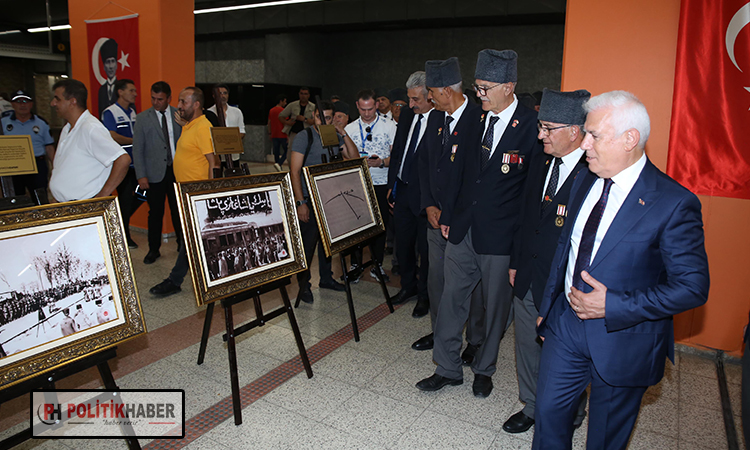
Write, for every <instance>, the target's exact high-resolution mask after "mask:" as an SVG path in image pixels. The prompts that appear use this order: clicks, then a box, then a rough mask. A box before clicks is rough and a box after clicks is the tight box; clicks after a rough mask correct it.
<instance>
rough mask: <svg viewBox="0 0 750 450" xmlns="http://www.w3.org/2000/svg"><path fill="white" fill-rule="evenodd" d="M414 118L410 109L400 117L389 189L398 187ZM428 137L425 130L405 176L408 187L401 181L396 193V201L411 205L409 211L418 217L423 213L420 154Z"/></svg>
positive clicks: (392, 153)
mask: <svg viewBox="0 0 750 450" xmlns="http://www.w3.org/2000/svg"><path fill="white" fill-rule="evenodd" d="M414 116H415V114H414V112H413V111H412V110H411V109H410V108H408V109H407V108H404V109H403V110H402V111H401V116H400V117H399V122H398V126H397V128H396V137H395V139H394V140H393V149H392V150H391V162H390V165H389V166H388V188H389V189H393V188H394V186H396V179H397V177H398V171H399V169H400V168H401V161H402V160H403V158H404V153H406V150H407V148H408V147H409V142H407V139H408V137H409V129H410V128H411V123H412V121H413V119H414ZM428 120H429V119H424V120H423V121H422V126H424V127H426V126H427V121H428ZM426 135H427V133H426V130H425V134H424V135H422V139H421V140H420V141H419V145H417V148H416V149H415V150H414V154H413V155H412V156H411V158H413V159H412V160H411V163H410V164H409V173H408V174H407V175H406V176H405V178H407V179H408V180H409V184H408V186H407V185H405V184H404V183H403V182H401V181H399V183H398V187H396V192H395V197H396V201H397V202H407V203H408V205H409V210H411V213H412V214H414V215H415V216H418V215H419V214H420V213H421V212H422V206H421V195H422V194H421V189H420V175H419V158H420V153H421V152H422V151H424V150H423V149H424V148H425V146H424V145H423V144H424V141H425V136H426ZM404 170H406V167H405V166H404ZM404 175H405V174H402V176H404Z"/></svg>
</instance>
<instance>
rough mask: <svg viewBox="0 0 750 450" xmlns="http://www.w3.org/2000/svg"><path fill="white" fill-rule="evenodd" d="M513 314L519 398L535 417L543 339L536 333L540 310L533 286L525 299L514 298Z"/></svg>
mask: <svg viewBox="0 0 750 450" xmlns="http://www.w3.org/2000/svg"><path fill="white" fill-rule="evenodd" d="M513 303H514V305H513V306H514V308H513V314H514V315H515V320H516V374H517V375H518V399H519V400H521V401H522V402H523V403H525V404H526V406H524V407H523V413H524V414H526V417H531V418H533V417H534V406H535V405H536V380H537V378H538V377H539V361H541V359H542V340H541V339H540V338H539V336H538V335H537V334H536V318H537V317H539V311H538V310H537V309H536V305H534V298H533V296H532V295H531V287H529V290H528V291H527V292H526V295H525V296H524V297H523V299H520V298H518V297H514V298H513Z"/></svg>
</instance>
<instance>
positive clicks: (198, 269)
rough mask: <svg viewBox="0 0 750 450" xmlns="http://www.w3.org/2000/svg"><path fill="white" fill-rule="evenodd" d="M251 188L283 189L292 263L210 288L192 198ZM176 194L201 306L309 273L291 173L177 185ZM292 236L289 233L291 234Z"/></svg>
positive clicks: (286, 228) (282, 212)
mask: <svg viewBox="0 0 750 450" xmlns="http://www.w3.org/2000/svg"><path fill="white" fill-rule="evenodd" d="M248 188H268V190H269V191H270V190H273V189H280V192H281V196H280V201H281V204H282V207H283V208H282V209H283V210H282V211H281V216H282V219H283V220H284V222H285V233H286V241H287V243H288V244H289V248H290V250H291V251H292V256H293V258H291V260H290V261H289V262H287V263H284V264H282V265H279V266H276V267H272V268H269V269H267V270H262V271H261V272H259V273H253V274H249V275H247V276H244V277H241V278H239V279H235V280H232V281H227V282H224V283H222V284H219V285H216V286H209V282H208V280H206V277H205V273H206V270H205V269H206V264H207V262H206V260H205V255H201V254H200V248H201V246H200V244H199V243H200V242H201V233H200V227H199V224H197V223H195V222H196V220H195V217H196V216H195V203H194V199H193V198H192V197H195V196H199V195H200V196H203V195H206V194H223V195H225V194H227V193H229V194H230V195H231V192H232V191H244V190H246V189H248ZM175 191H176V192H177V198H178V203H179V209H180V219H181V221H182V229H183V232H184V235H185V241H186V243H187V247H186V248H187V255H188V261H189V262H190V274H191V276H192V280H193V288H194V289H195V298H196V301H197V302H198V306H201V305H205V304H208V303H211V302H215V301H217V300H221V299H222V298H226V297H229V296H231V295H234V294H237V293H238V292H241V291H245V290H248V289H252V288H254V287H257V286H260V285H263V284H266V283H270V282H272V281H275V280H278V279H280V278H284V277H288V276H290V275H293V274H295V273H297V272H301V271H303V270H306V269H307V260H306V259H305V249H304V246H303V245H302V234H301V233H300V230H299V222H298V221H297V210H296V208H295V206H294V195H292V183H291V179H290V178H289V174H288V173H287V172H281V173H269V174H260V175H248V176H243V177H231V178H217V179H213V180H203V181H191V182H187V183H175ZM287 232H288V233H287Z"/></svg>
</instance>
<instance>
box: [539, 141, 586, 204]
mask: <svg viewBox="0 0 750 450" xmlns="http://www.w3.org/2000/svg"><path fill="white" fill-rule="evenodd" d="M581 156H583V149H582V148H581V147H578V148H577V149H575V150H573V151H572V152H570V153H568V154H567V155H565V156H563V157H561V158H560V159H562V163H561V164H560V176H559V177H558V179H557V186H555V194H557V191H559V190H560V186H562V185H563V184H565V180H567V179H568V176H570V172H571V171H572V170H573V168H574V167H575V166H576V164H578V161H580V160H581ZM554 166H555V160H554V159H552V160H551V161H550V162H549V167H548V170H547V178H545V179H544V189H542V198H541V200H539V201H540V202H541V201H544V193H545V192H547V185H548V184H549V179H550V177H552V168H553V167H554Z"/></svg>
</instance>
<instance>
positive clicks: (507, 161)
mask: <svg viewBox="0 0 750 450" xmlns="http://www.w3.org/2000/svg"><path fill="white" fill-rule="evenodd" d="M500 170H502V171H503V173H508V172H510V153H503V166H502V167H501V168H500Z"/></svg>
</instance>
